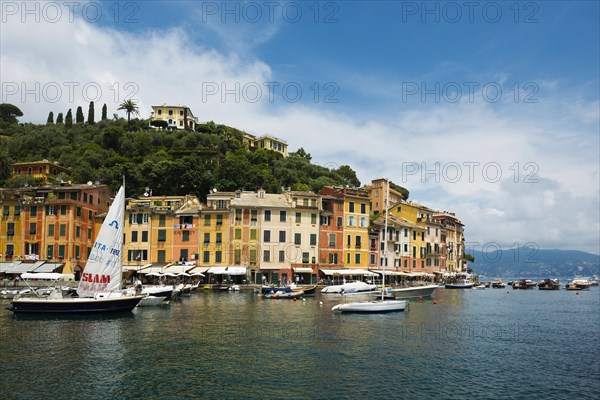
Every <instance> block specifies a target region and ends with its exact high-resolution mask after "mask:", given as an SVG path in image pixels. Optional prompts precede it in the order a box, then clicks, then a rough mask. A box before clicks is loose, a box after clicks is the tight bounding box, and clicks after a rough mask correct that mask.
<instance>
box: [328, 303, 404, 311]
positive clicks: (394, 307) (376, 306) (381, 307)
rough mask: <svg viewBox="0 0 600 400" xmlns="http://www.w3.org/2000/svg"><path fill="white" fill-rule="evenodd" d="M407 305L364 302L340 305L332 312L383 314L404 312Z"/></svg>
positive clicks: (334, 307)
mask: <svg viewBox="0 0 600 400" xmlns="http://www.w3.org/2000/svg"><path fill="white" fill-rule="evenodd" d="M407 304H408V302H407V301H406V300H384V301H363V302H356V303H344V304H338V305H336V306H333V308H332V309H331V310H332V311H339V312H342V313H357V314H376V313H379V314H381V313H390V312H400V311H404V310H405V308H406V306H407Z"/></svg>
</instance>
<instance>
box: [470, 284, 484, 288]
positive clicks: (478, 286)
mask: <svg viewBox="0 0 600 400" xmlns="http://www.w3.org/2000/svg"><path fill="white" fill-rule="evenodd" d="M471 289H485V285H484V284H483V283H480V284H479V285H473V287H472V288H471Z"/></svg>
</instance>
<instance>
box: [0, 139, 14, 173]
mask: <svg viewBox="0 0 600 400" xmlns="http://www.w3.org/2000/svg"><path fill="white" fill-rule="evenodd" d="M11 170H12V160H11V159H10V156H9V155H8V148H7V146H4V145H3V146H2V147H1V148H0V181H3V180H5V179H7V178H9V177H10V173H11Z"/></svg>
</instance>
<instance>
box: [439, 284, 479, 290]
mask: <svg viewBox="0 0 600 400" xmlns="http://www.w3.org/2000/svg"><path fill="white" fill-rule="evenodd" d="M444 287H445V288H446V289H471V288H472V287H473V284H472V283H447V284H446V285H444Z"/></svg>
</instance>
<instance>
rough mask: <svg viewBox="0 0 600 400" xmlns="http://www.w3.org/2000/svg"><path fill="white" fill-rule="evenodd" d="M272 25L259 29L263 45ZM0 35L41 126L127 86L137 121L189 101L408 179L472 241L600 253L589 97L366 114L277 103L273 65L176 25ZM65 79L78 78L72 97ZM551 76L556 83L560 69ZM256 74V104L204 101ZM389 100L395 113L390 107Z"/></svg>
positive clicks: (316, 156)
mask: <svg viewBox="0 0 600 400" xmlns="http://www.w3.org/2000/svg"><path fill="white" fill-rule="evenodd" d="M273 29H276V28H273ZM274 32H275V31H265V33H264V36H261V39H260V40H259V41H264V40H267V39H268V38H269V37H271V36H272V35H273V34H274ZM219 34H223V32H221V31H219ZM236 35H238V33H236ZM234 36H235V35H234ZM236 37H237V38H239V36H235V37H234V39H232V40H237V39H236ZM0 45H1V51H2V54H1V55H2V57H1V61H0V71H1V74H2V75H1V77H0V78H1V81H2V85H3V87H2V88H3V92H2V99H1V100H2V101H3V102H4V101H6V102H10V103H13V104H16V105H18V106H19V107H20V108H21V109H22V110H23V112H24V113H25V117H24V118H23V119H24V120H27V121H33V122H45V120H46V116H47V115H48V112H49V111H54V113H55V115H56V114H57V113H58V112H66V111H67V109H69V108H73V109H75V108H76V107H77V106H79V105H81V106H82V107H83V108H84V110H85V109H87V101H85V99H84V98H83V94H82V88H83V86H84V85H85V84H90V83H92V84H94V85H96V84H97V86H98V87H100V88H101V90H102V97H101V98H100V99H96V104H97V114H98V111H99V108H100V104H102V103H104V102H106V103H107V105H108V109H109V114H112V113H113V112H116V108H117V107H118V104H119V103H120V102H121V101H123V100H124V99H125V98H126V96H127V95H128V94H132V93H133V92H134V91H135V94H134V95H133V97H134V98H137V99H138V100H139V103H140V109H141V111H142V116H143V117H148V115H149V112H150V106H151V105H156V104H161V103H172V104H186V105H188V106H190V107H191V108H192V110H193V111H194V113H195V115H197V116H198V117H199V119H200V120H214V121H216V122H218V123H225V124H228V125H232V126H235V127H238V128H240V129H244V130H247V131H250V132H255V133H259V134H260V133H269V134H273V135H276V136H279V137H282V138H285V139H286V140H287V141H288V142H289V144H290V149H291V150H295V149H297V148H298V147H304V148H305V149H306V150H307V151H308V152H310V153H311V154H312V155H313V160H314V161H315V162H318V163H320V164H322V165H327V166H335V165H341V164H349V165H351V166H353V167H354V168H355V169H356V170H357V172H358V174H359V178H360V179H361V181H363V182H366V181H368V180H370V179H372V178H375V177H388V178H390V179H392V180H393V181H395V182H396V183H398V184H400V185H403V186H406V187H407V188H408V189H409V190H410V191H411V196H412V197H413V198H414V199H416V200H419V201H420V202H423V203H425V204H428V205H430V206H431V207H434V208H439V209H444V210H451V211H455V212H456V213H457V215H458V216H459V217H460V218H462V219H463V221H464V222H465V224H466V226H467V235H468V240H469V241H477V242H481V243H484V242H494V241H495V242H501V243H509V244H510V243H514V242H518V243H527V242H530V241H533V242H536V243H538V244H539V245H540V247H558V248H571V249H583V250H588V251H593V252H595V253H598V252H600V249H598V243H599V237H598V232H599V231H600V226H599V221H600V216H599V215H598V208H599V191H600V190H599V187H598V184H599V172H598V164H599V160H598V157H599V155H598V148H599V145H598V135H597V132H598V119H599V115H598V102H597V100H595V101H592V102H590V101H586V100H585V99H584V97H583V96H575V95H574V96H573V98H572V99H569V98H568V97H566V96H567V95H568V93H565V92H564V91H563V93H560V97H559V96H558V94H557V95H556V97H553V96H550V97H544V98H543V99H541V100H540V102H539V103H538V104H522V103H519V104H511V103H510V102H503V103H501V104H492V103H486V102H481V101H477V102H473V103H469V102H466V103H460V104H450V103H443V102H442V103H434V104H427V107H422V104H415V105H413V104H410V103H402V102H401V101H400V102H398V103H397V104H393V103H389V102H390V101H392V100H390V98H386V99H385V101H386V102H388V104H386V105H385V107H382V110H384V111H383V112H381V113H380V114H376V113H373V111H372V110H373V107H369V111H368V112H369V113H370V114H369V115H368V116H365V114H363V113H361V112H360V111H359V112H357V111H356V109H355V108H353V107H350V106H348V107H346V105H345V104H344V101H343V98H341V99H340V103H338V104H337V105H333V106H331V105H327V107H325V105H323V104H319V103H317V104H307V103H296V104H293V103H286V102H285V101H283V100H282V98H281V93H279V94H278V95H277V96H276V97H275V99H274V101H273V102H272V103H271V102H270V101H269V99H268V96H267V94H268V93H267V88H266V87H265V86H264V85H263V84H264V83H265V82H269V81H273V80H277V78H278V76H277V71H274V70H272V68H271V67H270V66H269V65H268V64H266V63H265V62H263V61H261V60H258V59H255V58H254V59H253V58H251V57H250V56H249V55H248V54H240V53H238V52H235V51H231V52H228V53H225V52H222V51H218V50H215V49H211V48H206V47H205V46H203V44H202V43H199V42H198V41H197V40H192V39H191V38H190V37H189V36H188V35H187V34H186V32H185V31H183V30H181V29H171V30H165V31H152V30H148V31H143V32H139V33H126V32H119V31H115V30H113V29H109V28H102V27H100V26H98V25H92V24H88V23H86V22H85V21H82V20H80V19H76V20H75V21H74V22H73V23H70V22H68V20H66V19H65V20H64V21H60V22H59V23H54V24H49V23H44V22H41V23H39V24H35V23H29V24H21V23H18V21H16V20H9V21H8V22H7V23H6V24H3V27H2V37H1V43H0ZM238 45H239V43H238ZM238 45H235V46H233V49H234V50H235V48H237V47H240V46H238ZM507 76H508V75H507V74H506V73H504V72H499V73H498V75H497V77H498V79H500V78H502V79H504V78H506V77H507ZM399 80H400V81H401V79H399ZM52 82H55V83H56V84H58V86H59V87H60V88H61V89H62V96H60V98H58V99H57V100H56V101H55V102H50V101H48V100H51V99H50V98H49V97H50V96H48V94H49V93H45V96H44V93H39V95H40V99H39V101H34V96H33V95H32V94H28V95H26V96H25V97H26V98H25V100H26V101H25V102H22V101H21V96H22V95H23V92H22V91H21V88H22V86H21V85H22V84H24V85H25V86H26V88H28V89H33V88H35V87H36V86H35V85H36V83H37V84H38V87H39V88H40V92H43V90H41V89H42V88H44V86H46V87H47V88H51V87H50V86H52V85H50V86H48V85H49V84H51V83H52ZM69 82H76V83H78V84H79V86H77V87H76V88H75V90H74V98H73V99H69V96H68V86H67V85H68V84H69ZM551 82H553V84H554V85H556V86H560V85H561V80H560V79H559V77H557V78H556V79H553V80H552V81H551ZM13 83H14V84H16V85H17V87H18V88H19V90H18V93H16V94H14V95H11V94H10V93H8V92H6V90H5V89H10V90H13V89H14V86H13V85H12V84H13ZM127 83H130V86H128V87H126V86H125V85H126V84H127ZM253 83H256V84H258V85H259V86H262V88H263V93H262V96H261V97H260V101H257V102H255V103H252V102H249V101H247V100H248V99H247V98H244V96H243V93H240V92H239V91H238V93H237V94H238V98H236V96H235V95H234V94H232V93H230V94H228V95H226V96H225V97H224V98H222V97H221V93H219V94H216V95H212V96H204V97H205V98H203V92H204V93H205V90H206V88H207V85H212V84H216V85H217V86H218V88H219V91H221V89H224V88H226V89H229V90H232V89H233V90H234V91H236V89H235V88H236V84H238V85H239V88H240V89H239V90H240V91H241V89H242V88H243V87H244V85H248V84H250V85H252V84H253ZM7 85H8V86H7ZM390 87H394V83H393V82H392V83H390ZM553 87H554V86H553ZM304 90H305V93H306V95H309V93H310V92H309V91H308V88H304ZM375 90H379V89H377V88H376V89H375ZM558 91H559V90H558V89H557V92H558ZM50 94H51V93H50ZM394 108H395V109H396V110H399V111H396V112H389V110H390V109H394ZM436 163H437V164H436ZM415 165H416V166H417V169H414V167H415ZM457 171H459V172H460V175H457V174H456V173H457ZM497 171H500V172H501V176H496V175H497V174H496V172H497ZM470 173H472V174H471V175H470ZM528 180H529V181H528Z"/></svg>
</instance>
